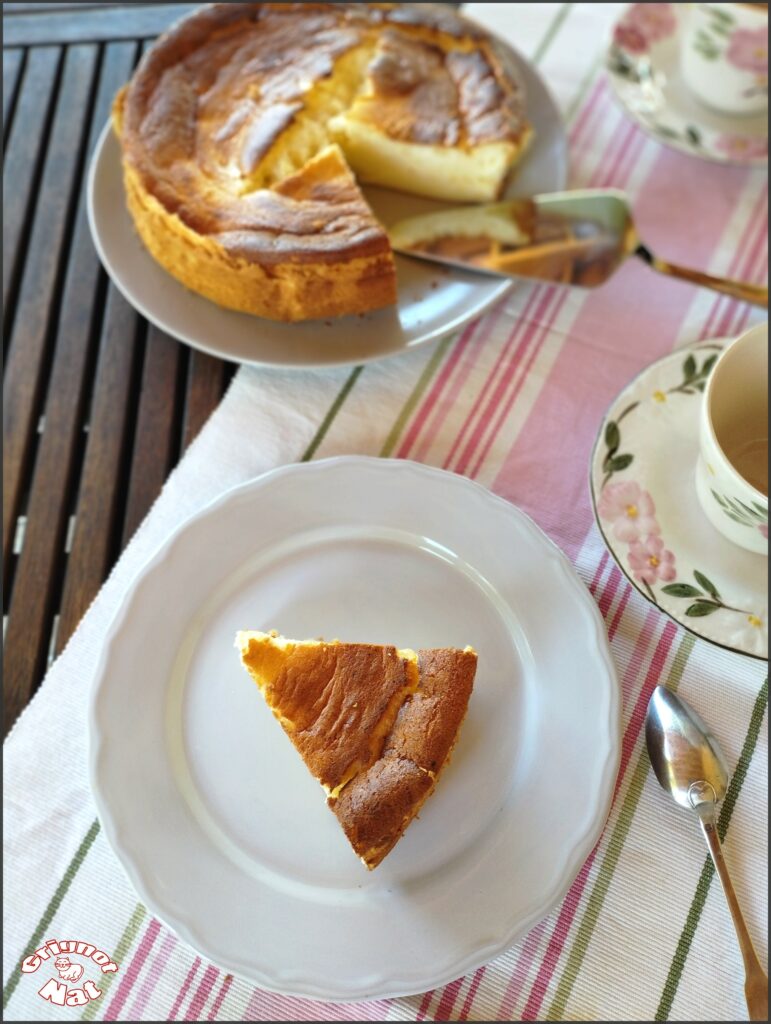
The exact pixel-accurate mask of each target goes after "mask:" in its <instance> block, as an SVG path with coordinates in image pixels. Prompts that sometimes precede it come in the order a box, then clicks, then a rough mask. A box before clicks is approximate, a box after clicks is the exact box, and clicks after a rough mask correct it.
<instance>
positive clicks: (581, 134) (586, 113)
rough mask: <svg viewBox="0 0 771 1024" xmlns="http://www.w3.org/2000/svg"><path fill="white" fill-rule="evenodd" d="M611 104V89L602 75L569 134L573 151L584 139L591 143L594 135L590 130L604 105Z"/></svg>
mask: <svg viewBox="0 0 771 1024" xmlns="http://www.w3.org/2000/svg"><path fill="white" fill-rule="evenodd" d="M609 102H610V89H609V88H608V83H607V80H606V79H605V78H603V76H602V75H600V77H599V78H598V79H597V81H596V82H595V83H594V85H593V86H592V90H591V92H590V93H589V97H588V99H587V100H586V103H585V104H584V107H583V109H582V110H581V112H580V114H579V115H578V116H577V117H576V119H575V121H574V122H573V127H572V128H571V129H570V132H569V134H568V138H569V140H570V149H571V150H575V149H576V147H578V146H580V145H581V143H582V141H583V140H584V139H585V140H586V141H587V142H589V141H591V139H592V138H593V136H594V133H593V132H590V131H589V129H590V127H592V125H593V122H594V120H595V118H596V117H597V115H598V114H599V112H600V110H601V109H602V106H603V103H604V104H605V105H606V106H607V105H608V104H609Z"/></svg>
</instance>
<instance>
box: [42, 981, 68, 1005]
mask: <svg viewBox="0 0 771 1024" xmlns="http://www.w3.org/2000/svg"><path fill="white" fill-rule="evenodd" d="M38 995H39V996H40V997H41V998H42V999H45V1000H47V1002H49V1003H54V1004H55V1005H56V1006H64V1000H65V999H66V998H67V986H66V985H60V984H59V982H58V981H57V980H56V978H49V979H48V981H47V982H46V983H45V985H43V987H42V988H41V989H40V991H39V992H38Z"/></svg>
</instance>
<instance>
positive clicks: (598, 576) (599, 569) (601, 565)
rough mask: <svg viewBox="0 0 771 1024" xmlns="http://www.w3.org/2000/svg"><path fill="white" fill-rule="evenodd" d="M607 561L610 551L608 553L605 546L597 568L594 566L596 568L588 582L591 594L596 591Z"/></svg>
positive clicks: (594, 593)
mask: <svg viewBox="0 0 771 1024" xmlns="http://www.w3.org/2000/svg"><path fill="white" fill-rule="evenodd" d="M609 561H610V553H609V551H608V549H607V548H605V550H604V551H603V553H602V558H600V561H599V563H598V564H597V568H596V570H595V572H594V576H593V577H592V582H591V583H590V584H589V590H590V591H591V593H592V594H593V595H596V593H597V586H598V584H599V582H600V580H601V579H602V575H603V573H604V572H605V568H606V566H607V564H608V562H609Z"/></svg>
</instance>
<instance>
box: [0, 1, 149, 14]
mask: <svg viewBox="0 0 771 1024" xmlns="http://www.w3.org/2000/svg"><path fill="white" fill-rule="evenodd" d="M133 6H134V4H128V3H122V4H121V3H113V4H110V3H92V2H90V0H80V2H79V3H68V4H65V3H55V2H52V3H38V4H32V3H30V4H11V3H4V4H3V13H4V14H6V15H8V14H50V13H51V11H80V10H83V8H84V7H133ZM137 6H138V5H137Z"/></svg>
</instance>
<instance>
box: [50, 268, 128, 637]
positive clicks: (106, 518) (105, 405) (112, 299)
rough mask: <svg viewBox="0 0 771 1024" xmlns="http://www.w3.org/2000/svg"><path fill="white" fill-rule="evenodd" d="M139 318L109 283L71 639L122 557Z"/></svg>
mask: <svg viewBox="0 0 771 1024" xmlns="http://www.w3.org/2000/svg"><path fill="white" fill-rule="evenodd" d="M139 327H140V318H139V315H138V314H137V313H136V312H135V311H134V310H133V309H132V307H131V306H130V305H129V304H128V303H127V302H126V300H125V299H124V298H123V296H122V295H121V294H120V293H119V292H118V291H117V289H116V288H115V287H114V286H113V285H110V286H109V287H108V291H107V304H106V308H105V319H104V324H103V327H102V335H101V339H100V344H99V360H98V365H97V371H96V380H95V383H94V391H93V404H92V407H91V415H90V417H89V430H88V443H87V445H86V454H85V459H84V462H83V471H82V474H81V478H80V489H79V492H78V502H77V508H76V512H75V531H74V534H73V538H72V548H71V550H70V555H69V559H68V561H67V575H66V578H65V583H64V591H63V594H62V600H61V605H60V611H59V635H60V636H62V637H65V636H69V635H70V634H71V633H72V631H73V629H74V628H75V627H76V626H77V624H78V622H79V621H80V619H81V617H82V615H83V613H84V612H85V610H86V609H87V608H88V606H89V604H90V603H91V601H92V600H93V599H94V597H95V596H96V593H97V591H98V590H99V587H100V586H101V585H102V583H103V581H104V579H105V577H106V575H107V573H108V571H109V569H110V567H111V566H112V563H113V561H114V559H115V556H116V555H117V554H118V548H119V543H118V542H119V540H120V529H121V520H122V502H123V498H124V494H125V480H124V472H123V464H124V459H125V456H126V454H127V452H129V451H130V447H129V446H130V444H131V436H130V435H131V426H132V421H133V416H134V408H133V405H132V395H133V394H134V392H135V389H136V387H137V381H136V379H135V371H136V367H137V360H138V358H139V349H140V345H139V340H138V329H139Z"/></svg>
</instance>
